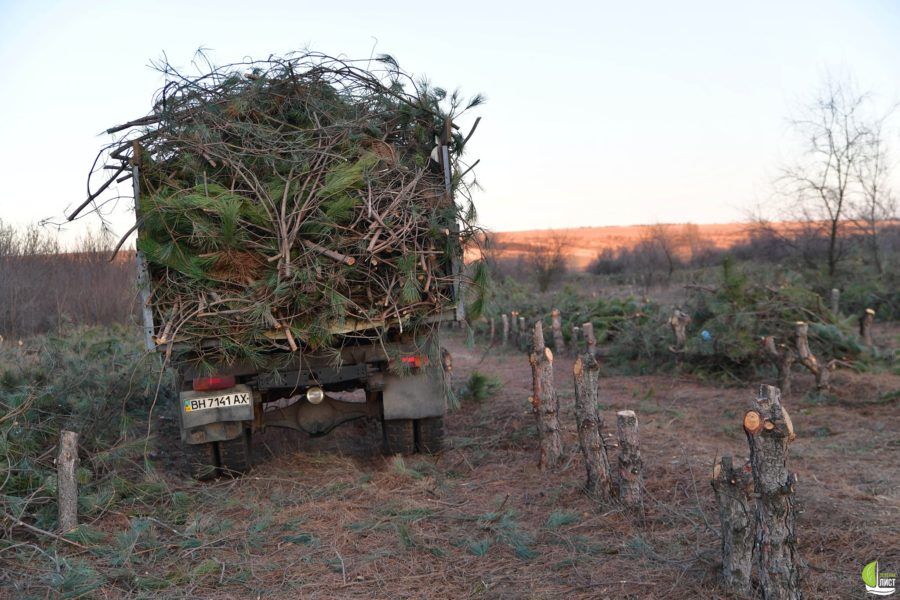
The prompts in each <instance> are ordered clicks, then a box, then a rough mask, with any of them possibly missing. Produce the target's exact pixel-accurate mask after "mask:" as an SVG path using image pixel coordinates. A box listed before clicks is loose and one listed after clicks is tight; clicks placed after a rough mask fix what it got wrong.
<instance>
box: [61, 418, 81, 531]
mask: <svg viewBox="0 0 900 600" xmlns="http://www.w3.org/2000/svg"><path fill="white" fill-rule="evenodd" d="M77 470H78V434H77V433H75V432H74V431H64V430H63V431H60V432H59V454H57V456H56V474H57V493H58V496H57V502H58V509H59V529H60V530H61V531H63V532H67V531H72V530H73V529H75V528H76V527H78V480H77V479H76V477H75V473H76V471H77Z"/></svg>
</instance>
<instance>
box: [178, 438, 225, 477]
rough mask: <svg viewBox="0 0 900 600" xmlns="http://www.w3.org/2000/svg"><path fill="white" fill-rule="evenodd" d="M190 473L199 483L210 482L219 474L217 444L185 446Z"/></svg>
mask: <svg viewBox="0 0 900 600" xmlns="http://www.w3.org/2000/svg"><path fill="white" fill-rule="evenodd" d="M183 448H184V455H185V457H186V458H187V462H188V473H189V474H190V476H191V477H193V478H194V479H196V480H197V481H209V480H210V479H215V477H216V476H217V475H218V474H219V456H218V453H217V452H216V444H215V442H207V443H205V444H184V445H183Z"/></svg>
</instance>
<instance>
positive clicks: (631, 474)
mask: <svg viewBox="0 0 900 600" xmlns="http://www.w3.org/2000/svg"><path fill="white" fill-rule="evenodd" d="M616 433H617V435H618V437H619V476H618V484H619V500H621V501H622V502H623V503H624V504H625V505H627V506H640V504H641V486H642V483H643V478H642V475H641V466H642V464H641V443H640V437H639V436H638V422H637V415H635V414H634V411H633V410H620V411H619V412H617V413H616Z"/></svg>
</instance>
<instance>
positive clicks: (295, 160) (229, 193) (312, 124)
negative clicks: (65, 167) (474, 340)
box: [107, 53, 479, 479]
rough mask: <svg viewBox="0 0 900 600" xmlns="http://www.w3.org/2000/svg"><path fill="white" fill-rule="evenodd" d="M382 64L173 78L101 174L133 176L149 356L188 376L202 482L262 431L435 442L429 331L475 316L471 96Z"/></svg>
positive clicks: (187, 412)
mask: <svg viewBox="0 0 900 600" xmlns="http://www.w3.org/2000/svg"><path fill="white" fill-rule="evenodd" d="M379 60H380V61H381V62H377V61H376V62H377V64H379V65H380V67H379V68H374V69H373V68H371V66H370V65H369V64H367V68H365V69H363V68H362V67H361V66H360V64H359V63H356V62H354V61H347V60H340V59H335V58H330V57H327V56H323V55H319V54H313V53H305V54H298V55H290V56H288V57H285V58H270V59H268V60H265V61H254V62H250V63H245V64H240V65H228V66H226V67H221V68H215V69H212V71H211V72H209V73H201V74H199V75H197V76H193V77H186V76H182V75H179V74H177V73H174V71H169V70H166V74H167V76H168V82H167V84H166V87H165V88H163V90H162V91H161V92H160V93H159V95H158V97H157V100H156V103H155V104H154V108H153V111H152V112H151V113H150V114H149V115H147V116H146V117H142V118H141V119H138V120H136V121H132V122H130V123H126V124H124V125H122V126H119V127H115V128H112V129H111V130H110V132H111V133H115V132H119V131H126V132H127V133H126V135H125V136H124V138H122V139H120V140H118V141H117V142H116V143H115V144H113V145H112V146H111V147H110V148H108V154H109V156H110V157H111V158H112V159H113V162H112V164H108V165H107V167H108V168H111V169H112V170H114V171H115V175H114V178H117V177H118V178H119V179H122V178H124V177H127V175H129V174H130V176H131V178H132V179H133V190H134V198H135V210H136V213H137V225H136V228H137V232H138V238H137V265H138V278H139V284H140V285H139V288H140V293H141V304H142V314H143V321H144V333H145V340H146V344H147V347H148V349H150V350H152V351H156V352H162V353H163V354H164V356H165V358H166V361H167V362H168V363H169V364H170V365H172V366H174V367H175V368H176V369H177V371H178V374H179V381H180V384H179V385H180V389H179V415H180V424H181V439H182V442H183V444H184V448H185V451H186V453H187V454H188V457H189V459H190V460H189V462H190V465H191V473H192V475H193V476H194V477H196V478H198V479H204V478H209V477H214V476H216V475H217V474H219V473H242V472H244V471H246V470H247V469H248V468H249V467H250V464H251V451H250V447H251V445H250V439H251V436H252V434H253V433H256V432H259V431H262V430H264V429H265V428H266V427H287V428H292V429H297V430H300V431H304V432H306V433H308V434H310V435H324V434H326V433H328V432H330V431H331V430H333V429H334V428H335V427H336V426H338V425H340V424H341V423H344V422H347V421H350V420H353V419H359V418H372V419H377V420H379V421H380V422H381V423H382V429H383V432H384V445H385V447H386V448H387V450H388V451H389V452H414V451H424V452H434V451H437V450H439V449H440V447H441V443H442V439H443V416H444V411H445V397H446V394H445V377H444V371H443V368H442V357H441V351H440V347H439V343H438V331H439V329H440V326H441V324H442V323H445V322H448V321H453V320H461V319H463V318H464V316H465V315H464V312H463V306H464V304H463V294H462V291H461V290H462V287H463V286H462V281H461V265H462V258H463V248H464V246H465V244H466V243H467V241H469V240H470V239H471V238H472V236H473V234H474V231H475V230H474V227H473V226H472V225H471V224H470V223H471V220H472V219H473V218H474V211H473V210H472V208H471V203H470V202H469V203H460V202H457V197H459V196H460V195H462V196H463V197H464V199H467V198H468V192H467V190H468V188H467V186H466V183H465V182H466V176H467V175H468V173H469V171H470V170H471V169H469V168H467V167H466V165H465V164H464V163H463V162H462V155H463V149H464V147H465V144H466V142H467V141H468V137H469V136H468V135H466V136H464V135H462V134H461V133H460V131H459V129H458V126H457V124H456V123H455V121H454V119H456V118H458V116H459V115H460V114H462V113H463V112H465V110H467V109H468V108H471V107H472V106H476V105H477V104H478V102H479V100H478V99H477V98H476V99H475V100H473V101H471V102H469V103H468V104H465V105H464V104H463V103H462V101H461V100H460V98H459V97H458V95H456V94H453V95H452V96H448V95H447V93H446V92H444V91H443V90H441V89H439V88H432V87H430V86H428V85H425V84H411V82H412V81H413V80H412V79H411V78H409V77H408V76H407V75H406V74H404V73H402V71H400V70H399V67H397V65H396V63H395V62H393V59H390V58H389V57H386V58H382V59H379ZM173 73H174V74H173ZM410 86H411V87H412V89H409V88H410ZM476 124H477V121H476ZM473 130H474V126H473ZM469 135H471V131H470V133H469ZM115 161H117V162H115ZM123 173H124V174H125V175H123Z"/></svg>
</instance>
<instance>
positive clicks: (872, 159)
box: [852, 118, 897, 275]
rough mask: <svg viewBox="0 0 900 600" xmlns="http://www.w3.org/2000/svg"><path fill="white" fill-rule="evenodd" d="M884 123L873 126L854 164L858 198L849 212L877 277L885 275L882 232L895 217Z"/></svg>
mask: <svg viewBox="0 0 900 600" xmlns="http://www.w3.org/2000/svg"><path fill="white" fill-rule="evenodd" d="M884 123H885V119H884V118H882V119H880V120H878V121H877V122H875V123H874V124H873V126H872V127H871V129H870V130H869V132H868V138H867V140H866V144H865V146H864V151H863V155H862V157H861V160H860V161H859V162H858V163H857V164H856V169H855V172H854V176H855V177H856V181H857V184H858V186H859V197H858V199H857V200H856V202H855V203H854V206H853V210H852V218H853V220H854V222H855V223H856V225H857V227H858V228H859V229H860V231H861V232H862V235H863V236H864V238H865V241H866V247H867V250H868V251H869V253H870V255H871V258H872V262H873V263H874V265H875V268H876V269H877V270H878V274H879V275H881V274H884V263H883V256H882V248H881V246H882V239H881V237H882V236H881V229H882V226H883V225H884V223H885V222H886V221H888V220H891V219H894V218H895V217H896V216H897V199H896V198H895V197H894V195H893V193H892V190H891V188H890V179H891V164H890V161H889V156H888V148H887V146H886V144H885V141H884V136H883V130H884Z"/></svg>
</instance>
